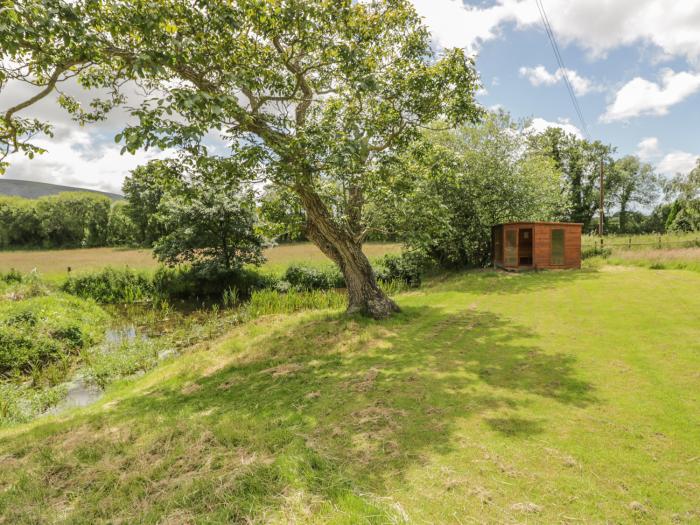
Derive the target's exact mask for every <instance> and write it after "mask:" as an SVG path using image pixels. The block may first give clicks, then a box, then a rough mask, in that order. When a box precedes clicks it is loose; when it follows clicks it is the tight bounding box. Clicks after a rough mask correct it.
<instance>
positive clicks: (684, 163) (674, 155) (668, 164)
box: [656, 151, 698, 175]
mask: <svg viewBox="0 0 700 525" xmlns="http://www.w3.org/2000/svg"><path fill="white" fill-rule="evenodd" d="M697 160H698V155H693V154H692V153H688V152H686V151H672V152H671V153H669V154H667V155H665V156H664V158H663V159H661V161H660V162H659V163H658V164H657V165H656V169H657V170H658V171H659V173H662V174H664V175H675V174H676V173H688V172H689V171H690V170H692V169H693V168H694V167H695V163H696V162H697Z"/></svg>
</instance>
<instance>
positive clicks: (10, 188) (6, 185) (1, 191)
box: [0, 177, 124, 200]
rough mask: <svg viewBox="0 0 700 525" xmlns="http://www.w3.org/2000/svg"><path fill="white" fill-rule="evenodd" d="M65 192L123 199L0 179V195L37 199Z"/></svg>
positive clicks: (115, 197)
mask: <svg viewBox="0 0 700 525" xmlns="http://www.w3.org/2000/svg"><path fill="white" fill-rule="evenodd" d="M65 191H88V192H90V193H99V194H101V195H104V196H106V197H109V198H110V199H112V200H120V199H123V198H124V196H123V195H119V194H117V193H109V192H106V191H97V190H88V189H85V188H73V187H71V186H59V185H58V184H47V183H46V182H34V181H30V180H17V179H4V178H2V177H0V195H13V196H17V197H25V198H27V199H37V198H39V197H44V196H46V195H56V194H58V193H63V192H65Z"/></svg>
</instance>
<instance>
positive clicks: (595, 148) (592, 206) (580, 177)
mask: <svg viewBox="0 0 700 525" xmlns="http://www.w3.org/2000/svg"><path fill="white" fill-rule="evenodd" d="M529 142H530V148H531V150H532V151H534V152H538V153H539V154H541V155H544V156H545V157H547V158H549V159H551V160H552V161H553V162H554V166H555V168H556V169H557V170H558V171H559V172H560V173H562V175H563V178H564V180H563V182H564V184H563V187H562V190H563V191H564V192H566V194H567V195H568V197H569V207H568V211H569V213H568V214H567V215H566V218H567V220H569V221H571V222H581V223H583V225H584V231H588V230H589V229H590V228H591V221H592V220H593V216H594V215H595V213H596V212H597V211H598V208H599V203H600V199H599V195H600V188H599V186H600V167H601V163H602V165H603V169H604V170H605V172H606V173H607V174H608V175H609V176H608V177H606V178H605V194H606V196H607V197H606V201H605V206H606V208H607V207H610V206H612V205H613V204H614V203H615V200H616V198H617V197H615V196H616V194H618V191H617V188H616V183H617V179H616V177H614V176H610V175H612V174H614V163H613V158H612V154H613V153H614V148H612V147H611V146H608V145H605V144H603V143H602V142H600V141H594V142H590V141H588V140H586V139H582V138H579V137H577V136H575V135H573V134H571V133H567V132H566V131H564V130H562V129H561V128H556V127H551V128H548V129H546V130H545V131H544V132H542V133H540V134H532V135H531V137H530V140H529ZM623 193H624V192H623ZM628 202H629V198H628Z"/></svg>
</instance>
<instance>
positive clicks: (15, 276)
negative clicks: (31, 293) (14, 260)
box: [0, 268, 23, 284]
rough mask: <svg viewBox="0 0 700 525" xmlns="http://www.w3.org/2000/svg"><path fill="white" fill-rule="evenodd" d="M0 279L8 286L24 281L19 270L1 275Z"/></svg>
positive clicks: (11, 269)
mask: <svg viewBox="0 0 700 525" xmlns="http://www.w3.org/2000/svg"><path fill="white" fill-rule="evenodd" d="M0 279H1V280H3V281H4V282H6V283H7V284H10V283H21V282H22V280H23V276H22V273H21V272H20V271H19V270H15V269H14V268H10V271H9V272H7V273H3V274H0Z"/></svg>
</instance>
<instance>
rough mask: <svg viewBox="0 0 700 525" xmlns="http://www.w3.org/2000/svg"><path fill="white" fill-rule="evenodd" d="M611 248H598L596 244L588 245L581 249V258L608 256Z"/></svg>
mask: <svg viewBox="0 0 700 525" xmlns="http://www.w3.org/2000/svg"><path fill="white" fill-rule="evenodd" d="M611 254H612V250H611V249H610V248H599V247H598V246H589V247H587V248H583V249H582V250H581V259H590V258H591V257H603V258H607V257H610V255H611Z"/></svg>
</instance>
